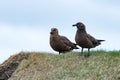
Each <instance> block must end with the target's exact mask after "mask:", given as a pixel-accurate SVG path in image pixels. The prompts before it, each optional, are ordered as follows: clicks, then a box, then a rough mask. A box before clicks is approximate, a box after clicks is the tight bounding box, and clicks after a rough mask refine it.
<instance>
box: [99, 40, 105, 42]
mask: <svg viewBox="0 0 120 80" xmlns="http://www.w3.org/2000/svg"><path fill="white" fill-rule="evenodd" d="M97 41H98V42H103V41H105V40H97Z"/></svg>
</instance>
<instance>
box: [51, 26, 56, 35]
mask: <svg viewBox="0 0 120 80" xmlns="http://www.w3.org/2000/svg"><path fill="white" fill-rule="evenodd" d="M50 34H51V35H55V34H57V35H58V29H57V28H51V32H50Z"/></svg>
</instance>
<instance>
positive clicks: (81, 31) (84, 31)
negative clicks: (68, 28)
mask: <svg viewBox="0 0 120 80" xmlns="http://www.w3.org/2000/svg"><path fill="white" fill-rule="evenodd" d="M77 32H79V33H87V32H86V30H77Z"/></svg>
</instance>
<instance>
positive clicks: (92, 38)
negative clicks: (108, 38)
mask: <svg viewBox="0 0 120 80" xmlns="http://www.w3.org/2000/svg"><path fill="white" fill-rule="evenodd" d="M87 37H88V38H89V40H90V41H91V42H92V43H93V44H96V43H97V39H95V38H94V37H93V36H91V35H90V34H87Z"/></svg>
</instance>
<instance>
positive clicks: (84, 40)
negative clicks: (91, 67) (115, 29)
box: [72, 22, 105, 57]
mask: <svg viewBox="0 0 120 80" xmlns="http://www.w3.org/2000/svg"><path fill="white" fill-rule="evenodd" d="M72 26H76V27H77V32H76V36H75V41H76V43H77V44H78V45H79V46H80V47H81V48H82V50H81V52H82V53H83V49H84V48H88V54H87V55H84V56H85V57H89V56H90V48H94V47H96V46H98V45H100V44H101V42H102V41H105V40H99V39H95V38H94V37H93V36H91V35H90V34H87V31H86V28H85V25H84V24H83V23H81V22H78V23H76V24H74V25H72Z"/></svg>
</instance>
